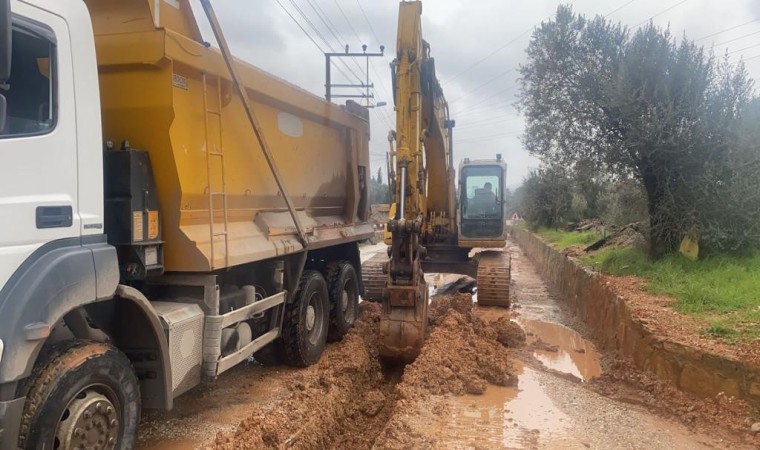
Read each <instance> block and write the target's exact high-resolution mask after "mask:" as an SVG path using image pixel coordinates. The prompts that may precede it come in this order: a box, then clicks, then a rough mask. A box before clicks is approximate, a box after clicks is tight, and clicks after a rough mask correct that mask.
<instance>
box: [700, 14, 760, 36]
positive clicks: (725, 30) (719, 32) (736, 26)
mask: <svg viewBox="0 0 760 450" xmlns="http://www.w3.org/2000/svg"><path fill="white" fill-rule="evenodd" d="M758 20H760V19H753V20H750V21H749V22H744V23H740V24H739V25H734V26H732V27H730V28H726V29H724V30H720V31H717V32H715V33H712V34H708V35H707V36H702V37H701V38H699V39H696V40H694V42H699V41H704V40H705V39H708V38H711V37H713V36H717V35H719V34H723V33H728V32H729V31H733V30H735V29H737V28H741V27H743V26H745V25H749V24H751V23H754V22H757V21H758Z"/></svg>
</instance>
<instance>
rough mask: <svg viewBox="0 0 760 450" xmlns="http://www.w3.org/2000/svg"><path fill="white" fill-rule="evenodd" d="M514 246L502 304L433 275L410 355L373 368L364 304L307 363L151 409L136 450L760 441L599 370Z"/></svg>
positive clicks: (256, 366) (239, 373) (247, 376)
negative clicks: (507, 301) (422, 340)
mask: <svg viewBox="0 0 760 450" xmlns="http://www.w3.org/2000/svg"><path fill="white" fill-rule="evenodd" d="M378 251H384V247H383V246H382V245H378V246H370V247H365V248H363V255H362V259H365V258H369V257H371V256H372V254H373V253H374V252H378ZM508 251H510V253H511V254H512V261H513V263H512V286H511V297H512V301H513V305H514V306H513V308H512V310H510V311H507V310H503V309H499V308H479V307H477V304H476V303H475V305H474V306H473V299H474V300H477V293H475V294H474V295H472V296H471V295H470V294H469V293H467V292H465V293H460V292H461V291H467V290H468V289H470V288H471V287H472V282H471V281H470V280H467V279H462V278H461V277H452V276H443V275H436V274H431V275H429V278H428V279H429V282H430V283H431V285H432V289H434V291H435V292H434V293H436V294H437V295H436V296H435V297H434V300H433V303H432V304H431V332H430V337H429V338H428V340H427V342H426V345H425V347H424V348H423V351H422V354H421V355H420V357H419V358H418V359H417V361H415V363H414V364H412V365H409V366H406V367H398V366H397V367H384V366H383V365H382V364H380V362H379V360H378V358H377V345H376V344H377V343H376V340H375V339H376V330H377V322H378V320H379V315H378V314H379V311H378V308H377V305H374V304H363V306H362V319H361V320H360V321H359V323H357V326H356V327H355V329H354V330H353V331H352V332H351V333H349V335H348V336H346V338H345V339H344V340H343V341H342V342H340V343H335V344H331V345H329V346H328V349H327V350H326V352H325V354H324V356H323V358H322V359H321V361H320V362H319V363H318V364H316V365H315V366H312V367H309V368H306V369H292V368H288V367H285V366H278V365H271V366H266V365H263V364H261V363H259V362H257V361H252V362H250V363H248V364H246V365H243V366H242V367H238V368H236V369H233V370H232V371H230V372H229V373H226V374H223V375H222V376H221V377H220V378H219V379H218V380H217V381H216V383H214V384H213V385H208V386H202V387H200V388H198V389H195V390H193V391H191V392H189V393H188V394H186V395H184V396H182V397H180V398H179V399H178V400H177V402H176V403H175V405H176V406H175V409H174V410H173V411H171V412H169V413H156V412H146V413H145V415H144V418H143V421H142V425H141V428H140V441H139V442H140V443H139V447H138V448H139V449H177V450H179V449H182V450H184V449H195V448H216V449H236V448H266V447H270V448H352V449H353V448H356V449H361V448H473V449H481V448H516V449H523V448H524V449H543V448H547V449H554V448H562V449H566V448H567V449H574V448H578V449H586V448H595V449H674V448H675V449H702V448H729V447H731V448H755V447H754V446H752V445H750V444H749V443H746V441H743V440H742V439H743V438H742V437H741V436H738V435H736V434H732V433H730V432H729V431H727V430H725V429H724V428H722V427H720V423H718V422H720V418H712V419H717V420H712V419H711V418H699V419H698V420H697V419H695V420H692V421H684V420H683V417H682V416H680V415H679V414H678V413H677V411H678V408H677V405H676V406H674V407H673V408H669V407H667V406H663V405H666V403H663V401H660V402H656V403H652V402H648V401H647V398H648V396H651V392H647V390H646V388H642V387H641V386H635V385H630V384H629V383H627V382H625V381H623V380H624V378H625V377H620V376H610V374H607V373H606V370H605V368H606V367H608V366H610V365H611V363H610V361H612V360H613V358H612V356H611V355H601V354H599V353H598V352H597V351H596V349H595V348H594V346H593V344H591V343H590V342H588V341H587V340H586V339H584V338H583V335H584V331H585V330H584V329H583V327H582V324H577V323H575V322H574V320H573V318H572V317H571V316H570V315H569V314H567V313H566V312H565V311H564V310H563V308H562V306H561V303H560V302H558V301H557V300H556V299H555V298H554V297H553V296H552V295H551V294H550V293H549V291H548V290H547V287H546V286H545V285H544V283H543V282H542V281H541V279H540V278H539V277H538V275H537V274H536V272H535V270H534V269H533V267H532V265H531V264H530V262H529V261H527V259H526V258H525V257H524V256H523V255H522V253H521V251H520V249H519V248H517V247H516V246H514V245H512V244H510V245H509V246H508ZM518 325H519V326H518ZM576 330H578V331H580V332H578V331H576ZM616 367H617V366H616ZM599 392H602V393H605V394H606V395H602V394H600V393H599ZM621 393H625V395H621ZM612 394H614V395H612ZM621 400H622V401H621ZM660 400H662V399H660ZM653 405H654V406H653ZM719 412H720V411H719ZM716 414H718V413H716Z"/></svg>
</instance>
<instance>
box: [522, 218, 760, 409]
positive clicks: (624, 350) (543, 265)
mask: <svg viewBox="0 0 760 450" xmlns="http://www.w3.org/2000/svg"><path fill="white" fill-rule="evenodd" d="M510 234H511V235H512V237H513V239H514V240H515V242H517V244H518V245H519V246H520V247H521V248H522V249H523V251H524V252H525V253H526V254H527V256H528V258H529V259H530V260H531V261H532V262H533V264H534V265H535V266H536V269H537V270H538V272H539V274H541V276H542V277H544V279H545V280H546V281H547V282H548V283H549V284H550V285H551V286H552V287H553V288H554V289H555V290H556V291H558V294H559V297H560V301H563V302H566V303H567V304H568V306H570V308H571V309H572V310H573V311H574V312H575V313H576V314H577V315H578V316H579V317H580V318H581V319H582V320H583V321H584V322H585V323H586V324H587V325H588V327H589V330H590V332H591V337H592V340H593V341H594V343H595V344H596V345H597V346H598V347H599V348H600V349H601V350H605V351H617V352H619V353H620V354H621V355H623V356H625V357H628V358H631V359H632V360H633V361H634V363H635V365H636V366H637V367H638V368H639V369H642V370H647V371H651V372H653V373H655V374H656V375H657V376H658V377H660V378H661V379H664V380H667V381H671V382H673V383H674V384H675V385H676V386H678V388H679V389H682V390H684V391H688V392H691V393H694V394H697V395H699V396H714V395H716V394H718V393H720V392H723V393H725V394H727V395H732V396H735V397H737V398H742V399H744V400H747V401H749V402H751V403H753V404H755V405H760V368H757V367H750V366H748V365H746V364H744V363H743V362H741V361H737V360H735V359H732V358H728V357H724V356H720V355H717V354H713V353H709V352H707V351H704V350H701V349H698V348H693V347H688V346H685V345H682V344H679V343H676V342H672V341H669V340H667V339H663V338H661V337H659V336H655V335H654V334H653V333H652V332H651V331H650V330H649V329H648V328H647V327H646V325H644V324H643V323H641V322H640V321H638V320H636V319H635V318H634V317H633V316H632V315H631V312H630V310H629V309H628V307H627V306H626V304H625V302H624V301H623V300H622V299H621V298H620V297H619V296H618V295H617V294H615V293H614V292H613V291H612V290H611V289H610V288H609V287H607V286H606V285H605V284H604V283H603V282H602V281H601V279H600V277H598V276H597V274H596V273H595V272H593V271H591V270H589V269H586V268H584V267H582V266H581V265H580V264H578V263H577V262H575V261H573V260H571V259H569V258H567V257H566V256H565V255H563V254H562V253H560V252H559V251H557V250H555V249H554V248H552V247H551V246H550V245H548V244H547V243H545V242H544V241H543V240H541V239H540V238H538V237H537V236H536V235H534V234H532V233H530V232H528V231H527V230H523V229H518V228H514V227H512V228H511V230H510Z"/></svg>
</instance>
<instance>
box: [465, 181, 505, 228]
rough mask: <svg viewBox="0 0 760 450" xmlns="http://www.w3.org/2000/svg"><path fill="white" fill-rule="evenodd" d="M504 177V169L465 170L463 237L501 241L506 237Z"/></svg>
mask: <svg viewBox="0 0 760 450" xmlns="http://www.w3.org/2000/svg"><path fill="white" fill-rule="evenodd" d="M503 192H504V174H503V170H502V168H501V167H500V166H469V167H465V168H463V169H462V192H461V194H460V195H461V199H460V200H461V205H462V206H461V207H462V215H461V217H462V235H463V236H466V237H473V238H487V237H498V236H500V235H501V234H502V233H503V222H504V217H503V211H504V201H503V200H504V197H503Z"/></svg>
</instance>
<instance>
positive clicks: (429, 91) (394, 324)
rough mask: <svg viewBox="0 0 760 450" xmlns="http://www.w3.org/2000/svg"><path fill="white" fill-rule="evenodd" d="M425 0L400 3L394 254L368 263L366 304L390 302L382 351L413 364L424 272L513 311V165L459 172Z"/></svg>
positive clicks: (391, 225)
mask: <svg viewBox="0 0 760 450" xmlns="http://www.w3.org/2000/svg"><path fill="white" fill-rule="evenodd" d="M421 18H422V2H420V1H402V2H401V3H400V5H399V19H398V38H397V55H396V59H395V60H394V61H393V62H392V63H391V68H392V81H393V91H394V101H395V111H396V130H393V131H391V132H390V133H389V137H388V140H389V143H390V150H389V153H388V162H389V166H390V168H389V169H390V170H389V171H388V175H389V186H390V189H391V191H392V193H393V198H392V205H391V210H390V213H389V220H388V222H387V224H386V234H385V243H386V244H388V248H387V257H386V256H385V255H376V256H375V257H373V258H372V259H370V260H369V261H367V262H365V263H364V264H363V265H362V276H363V280H364V286H365V294H364V296H363V299H364V300H369V301H380V302H382V315H381V321H380V343H381V345H380V355H381V357H382V358H384V359H386V360H396V361H406V362H410V361H413V360H414V359H415V358H416V357H417V356H418V355H419V353H420V350H421V348H422V345H423V343H424V340H425V333H426V329H427V315H428V314H427V313H428V295H429V294H428V285H427V282H426V281H425V277H424V274H425V272H428V273H431V272H433V273H454V274H463V275H468V276H471V277H473V278H475V279H476V280H477V298H478V304H479V305H492V306H502V307H509V281H510V259H509V254H508V253H506V252H504V251H503V248H504V247H505V245H506V240H505V236H504V232H505V230H504V224H505V219H506V218H505V205H504V192H505V181H506V163H505V162H504V161H503V160H502V157H501V155H500V154H499V155H496V159H493V160H470V159H468V158H465V159H464V160H463V161H462V162H461V163H460V165H459V170H458V175H459V176H458V177H457V176H456V175H457V171H456V169H455V166H454V153H453V128H454V125H455V121H454V120H452V119H451V118H450V117H449V107H448V104H447V102H446V99H445V97H444V95H443V90H442V89H441V85H440V83H439V82H438V79H437V77H436V72H435V61H434V59H433V58H432V57H431V53H430V45H429V44H428V43H427V42H426V41H425V40H423V39H422V26H421Z"/></svg>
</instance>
